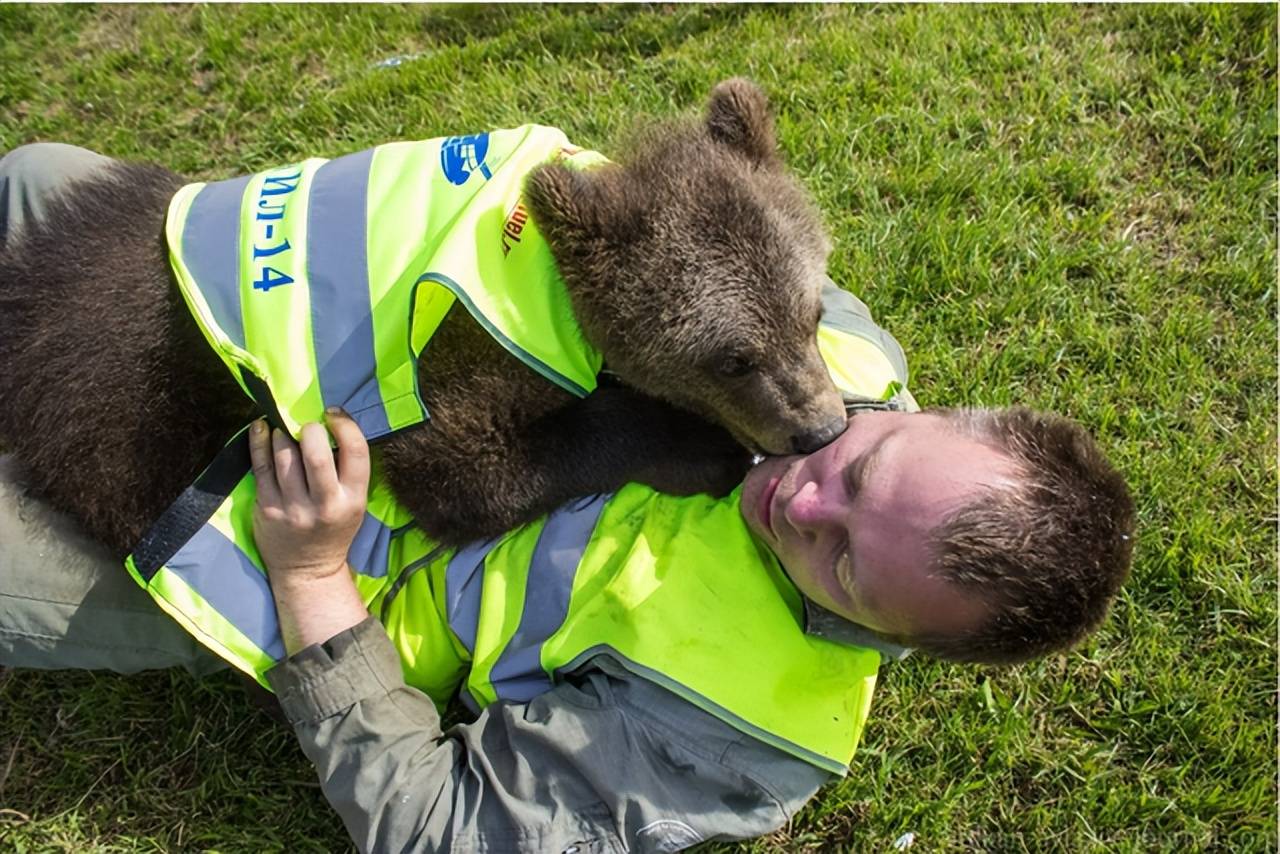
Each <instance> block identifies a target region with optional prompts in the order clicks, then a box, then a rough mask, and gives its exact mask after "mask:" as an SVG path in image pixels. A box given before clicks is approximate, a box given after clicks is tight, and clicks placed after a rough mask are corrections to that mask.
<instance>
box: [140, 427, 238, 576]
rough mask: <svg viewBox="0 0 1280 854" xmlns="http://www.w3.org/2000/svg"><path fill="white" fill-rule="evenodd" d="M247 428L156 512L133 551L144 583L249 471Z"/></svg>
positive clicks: (208, 518) (220, 504) (182, 544)
mask: <svg viewBox="0 0 1280 854" xmlns="http://www.w3.org/2000/svg"><path fill="white" fill-rule="evenodd" d="M250 468H251V461H250V458H249V428H248V427H245V428H244V429H242V430H241V431H240V432H239V433H237V434H236V435H235V436H234V437H233V438H232V439H231V441H230V442H228V443H227V444H226V447H224V448H223V449H222V450H221V451H219V452H218V456H216V457H214V460H213V462H212V463H210V464H209V467H208V468H206V469H205V470H204V471H203V472H201V474H200V477H198V478H196V482H195V483H193V484H191V485H190V486H188V487H187V488H186V489H184V490H183V491H182V494H181V495H179V496H178V499H177V500H176V501H174V502H173V504H171V505H169V508H168V509H167V510H165V511H164V512H163V513H161V514H160V518H159V519H157V520H156V523H155V524H154V525H152V526H151V528H150V529H149V530H148V531H147V533H146V534H144V535H143V536H142V539H141V540H140V541H139V542H138V545H137V546H135V547H134V550H133V565H134V567H135V568H137V570H138V574H139V575H141V576H142V578H143V579H144V580H146V581H147V582H150V581H151V578H152V576H154V575H155V574H156V573H157V572H159V571H160V567H162V566H164V565H165V564H166V563H168V562H169V560H170V559H171V558H172V557H173V556H174V555H175V554H177V553H178V549H180V548H182V547H183V546H184V545H186V543H187V541H188V540H190V539H191V538H192V537H194V536H195V535H196V532H197V531H199V530H200V529H201V528H203V527H204V526H205V524H206V523H207V522H208V521H209V520H210V519H211V518H212V517H213V514H214V513H215V512H217V510H218V508H219V507H221V506H222V502H224V501H226V500H227V496H229V495H230V494H231V491H232V490H234V489H235V488H236V484H238V483H239V482H240V481H241V480H243V479H244V476H245V475H246V474H248V473H249V469H250Z"/></svg>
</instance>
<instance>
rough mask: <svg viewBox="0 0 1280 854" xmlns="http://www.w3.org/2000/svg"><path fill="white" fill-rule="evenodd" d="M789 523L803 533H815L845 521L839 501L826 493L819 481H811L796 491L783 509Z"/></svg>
mask: <svg viewBox="0 0 1280 854" xmlns="http://www.w3.org/2000/svg"><path fill="white" fill-rule="evenodd" d="M783 515H785V516H786V519H787V523H788V524H790V525H791V527H792V528H794V529H796V531H798V532H800V533H801V534H815V533H817V532H818V531H820V530H822V529H823V528H826V527H828V526H830V525H832V524H839V523H841V522H843V509H842V508H841V507H840V506H839V502H837V501H835V500H834V499H833V498H832V497H831V496H828V495H826V494H824V491H823V489H822V487H821V485H820V484H819V483H818V482H817V481H813V480H811V481H809V482H808V483H805V484H804V485H803V486H801V487H800V488H799V489H797V490H796V491H795V494H794V495H792V496H791V500H790V501H788V502H787V506H786V508H785V509H784V510H783Z"/></svg>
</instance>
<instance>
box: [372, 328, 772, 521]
mask: <svg viewBox="0 0 1280 854" xmlns="http://www.w3.org/2000/svg"><path fill="white" fill-rule="evenodd" d="M419 384H420V387H421V388H422V395H423V401H424V403H426V405H427V410H428V413H429V414H430V417H431V420H430V422H429V423H428V424H426V425H424V426H423V427H421V428H419V429H416V430H410V431H406V432H404V433H400V434H397V435H395V436H392V437H391V438H389V439H388V440H387V441H386V442H385V443H384V444H383V445H382V463H383V471H384V472H385V474H386V476H387V478H388V481H389V483H390V485H391V487H392V489H393V490H394V491H395V493H396V495H397V497H399V499H400V500H401V501H402V502H404V504H405V506H406V507H407V508H408V509H409V510H410V512H412V513H413V515H414V517H415V519H416V520H417V522H418V524H420V525H421V526H422V528H423V529H424V530H425V531H427V532H428V533H429V534H431V535H432V536H433V537H434V538H435V539H438V540H440V541H442V542H448V543H455V544H456V543H464V542H469V541H473V540H477V539H484V538H487V537H492V536H497V535H499V534H502V533H504V532H506V531H508V530H511V529H512V528H515V527H517V526H519V525H522V524H525V523H527V522H531V521H533V520H534V519H536V518H538V517H539V516H541V515H543V514H545V513H548V512H550V511H552V510H554V509H555V508H557V507H559V506H560V505H562V504H564V503H565V502H567V501H569V500H571V499H573V498H575V497H578V496H581V495H590V494H595V493H601V492H611V491H614V490H616V489H618V488H619V487H621V486H622V485H623V484H625V483H627V482H628V481H631V480H640V481H642V482H645V483H649V484H650V485H652V486H654V487H655V488H658V489H660V490H663V491H666V492H673V493H680V494H690V493H696V492H714V493H717V494H723V493H727V492H728V491H730V490H731V489H732V488H733V487H734V486H736V485H737V483H738V482H739V481H740V480H741V478H742V475H743V474H744V473H745V472H746V469H747V465H748V463H749V460H750V458H749V455H748V454H747V452H746V451H744V450H743V449H742V448H741V447H740V446H738V444H737V443H736V442H734V441H733V439H732V437H730V436H729V434H728V432H727V431H725V430H723V429H721V428H719V427H716V426H714V425H711V424H708V423H707V422H705V421H703V420H702V419H700V418H698V417H697V416H694V415H691V414H688V413H685V412H683V411H681V410H677V409H674V408H673V407H670V406H668V405H667V404H665V403H662V402H660V401H656V400H654V399H652V398H647V397H644V396H643V395H640V394H638V393H636V392H633V391H631V390H630V389H626V388H616V387H615V388H601V389H598V390H597V391H596V392H595V393H593V394H592V395H590V396H588V397H586V398H584V399H581V400H579V399H577V398H574V397H573V396H571V395H569V394H568V393H567V392H564V391H562V390H560V389H558V388H555V387H554V386H552V385H551V384H550V383H548V382H547V381H546V380H544V379H542V378H541V377H538V376H537V375H535V374H534V372H533V371H532V370H531V369H530V368H527V367H525V366H524V365H521V364H520V363H519V362H518V361H516V360H515V359H514V358H512V357H511V356H510V355H509V354H508V353H507V352H506V351H505V350H504V349H502V347H501V346H500V345H499V344H498V343H497V342H495V341H494V340H493V338H492V337H490V336H489V335H488V333H486V332H485V331H484V330H483V329H481V328H480V327H479V325H478V324H476V323H475V322H473V321H472V320H471V319H470V317H469V316H468V315H467V314H466V311H465V309H462V308H460V307H458V306H455V307H454V309H453V310H451V312H450V314H449V315H448V317H446V319H445V321H444V323H443V324H441V328H440V329H439V330H438V331H437V332H436V334H435V335H434V336H433V337H432V339H431V341H430V342H429V343H428V345H427V348H426V349H425V350H424V351H423V353H422V355H421V357H420V359H419Z"/></svg>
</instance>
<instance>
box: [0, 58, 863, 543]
mask: <svg viewBox="0 0 1280 854" xmlns="http://www.w3.org/2000/svg"><path fill="white" fill-rule="evenodd" d="M184 183H186V182H185V181H184V180H183V179H182V178H180V177H179V176H177V175H174V174H172V173H170V172H167V171H165V170H163V169H159V168H156V167H152V166H143V165H137V164H123V163H122V164H118V165H115V166H112V167H110V169H106V170H103V171H102V172H101V173H100V175H99V176H98V177H94V178H92V179H89V180H85V181H82V182H79V183H77V184H75V185H73V186H72V188H71V190H70V191H69V192H67V193H65V194H64V195H63V197H62V201H61V203H57V204H54V205H52V206H51V209H50V211H49V214H48V217H47V219H46V220H45V221H44V223H43V224H42V225H41V226H39V227H34V228H30V229H27V230H26V231H25V232H23V233H22V235H21V239H20V240H18V241H16V245H14V246H13V247H11V248H10V249H9V250H8V251H7V252H6V253H5V254H3V255H0V401H2V404H0V443H3V444H5V445H7V446H8V447H9V448H10V449H11V450H13V451H15V452H16V453H17V455H18V456H19V458H20V459H22V460H23V461H24V462H25V464H26V466H27V468H28V469H29V477H30V480H31V482H32V485H33V486H35V487H36V489H37V490H38V491H39V492H41V493H42V494H43V495H45V496H46V497H47V498H48V499H49V500H50V501H51V502H52V503H53V504H55V505H57V506H58V507H61V508H63V509H65V510H67V511H69V512H71V513H72V514H73V515H75V516H76V517H78V518H79V519H80V520H81V521H82V522H83V523H84V525H85V526H86V527H87V529H88V530H89V532H90V533H91V534H92V535H94V536H95V537H97V538H98V539H100V540H102V541H103V542H105V543H106V544H108V545H109V546H111V547H112V548H114V549H116V550H117V551H119V552H120V553H121V554H124V553H126V552H128V551H129V550H130V549H131V548H132V547H133V546H134V545H135V544H136V543H137V541H138V539H139V538H140V537H141V535H142V534H143V533H144V531H145V530H146V529H147V527H148V526H149V525H150V524H151V523H152V522H153V521H154V520H155V519H156V517H157V516H159V514H160V513H161V512H162V511H163V510H164V509H165V508H166V507H167V506H168V504H169V503H170V502H172V500H173V499H174V498H175V497H176V496H177V495H178V494H179V493H180V492H181V491H182V489H183V488H184V487H185V486H187V485H188V484H189V483H190V482H191V481H192V480H193V479H194V478H195V477H196V475H197V474H198V473H199V472H200V470H201V469H202V467H203V466H204V465H206V464H207V463H208V462H209V461H210V460H211V459H212V458H213V456H214V455H215V454H216V453H217V451H218V450H219V448H220V447H221V446H222V444H223V443H224V442H225V441H226V440H227V439H228V438H229V437H230V435H231V434H232V433H234V432H235V430H237V429H238V428H240V427H241V426H243V425H244V424H245V423H246V422H247V421H248V420H249V419H250V418H251V417H252V416H253V414H254V411H253V406H252V403H251V402H250V401H249V399H248V398H247V397H246V396H245V395H244V394H243V393H242V392H241V390H240V388H239V387H238V386H237V385H236V383H235V382H234V381H233V380H232V378H231V376H230V374H229V373H228V372H227V370H226V369H225V367H224V366H223V364H222V363H221V361H220V360H219V359H218V357H217V356H216V355H215V354H214V352H213V351H212V350H211V348H210V347H209V346H208V344H207V343H206V342H205V341H204V339H203V337H202V336H201V334H200V332H199V331H198V329H197V327H196V325H195V322H194V320H193V319H192V318H191V316H190V313H189V311H188V309H187V307H186V306H185V304H184V302H183V300H182V299H181V297H180V295H179V294H178V292H177V290H176V288H175V286H174V285H173V284H172V280H171V274H170V271H169V264H168V255H167V248H166V245H165V241H164V236H163V223H164V217H165V212H166V208H167V206H168V203H169V200H170V198H171V197H172V195H173V194H174V192H175V191H176V190H177V189H178V188H179V187H180V186H181V185H182V184H184ZM526 196H527V201H528V206H529V208H530V210H531V211H532V214H533V216H534V218H535V219H536V221H537V222H538V224H539V226H540V228H541V229H542V231H543V233H544V234H545V236H546V239H547V241H548V243H549V245H550V247H551V249H552V253H553V255H554V256H555V258H556V261H557V265H558V266H559V268H560V272H561V274H562V276H563V277H564V280H565V282H566V285H567V287H568V291H569V295H570V299H571V301H572V304H573V307H574V311H575V314H576V316H577V318H578V320H579V322H580V324H581V326H582V329H583V332H584V333H585V335H586V337H587V339H588V340H589V341H590V342H591V343H592V344H593V345H595V346H596V347H597V348H599V349H600V351H601V352H602V353H603V354H604V356H605V360H606V364H607V366H608V367H609V368H610V369H611V371H613V372H614V373H616V374H617V376H618V377H620V378H621V380H622V383H625V384H622V383H604V384H603V385H602V387H601V388H600V389H598V390H597V391H596V392H594V393H593V394H591V395H590V396H588V397H587V398H584V399H581V400H578V399H575V398H573V397H571V396H570V395H569V394H568V393H566V392H564V391H561V390H559V389H558V388H555V387H554V386H552V385H551V384H550V383H548V382H545V381H543V380H541V379H540V378H537V377H536V375H535V374H534V373H533V372H532V371H531V370H530V369H528V368H526V367H524V366H523V365H521V364H520V363H518V362H517V361H516V360H515V359H513V358H512V357H511V356H510V355H508V354H507V353H506V351H505V350H503V349H502V347H501V346H500V345H499V344H498V343H497V342H495V341H494V340H493V339H492V338H491V337H490V336H489V335H488V334H487V333H486V332H484V331H483V329H481V327H480V326H479V325H478V324H476V323H475V322H473V321H472V320H471V319H470V316H469V315H468V314H466V311H465V309H464V308H462V307H461V306H460V305H455V306H454V308H453V309H452V310H451V311H450V313H449V315H448V316H447V317H446V319H445V321H444V322H443V323H442V324H441V326H440V329H439V330H438V331H437V333H436V334H435V336H434V337H432V339H431V340H430V341H429V342H428V344H427V348H426V350H424V352H423V354H422V357H421V358H420V359H419V366H418V373H419V380H420V387H421V389H422V395H423V401H424V403H425V404H426V406H427V409H428V411H429V412H430V413H431V420H430V421H429V422H428V423H427V424H425V425H424V426H422V427H421V428H418V429H413V430H406V431H403V432H401V433H399V434H396V435H394V436H391V437H389V438H388V439H386V440H385V441H384V442H383V443H382V445H381V448H382V452H381V453H382V463H383V466H384V471H385V474H386V476H387V478H388V479H389V482H390V484H391V486H392V488H393V490H394V491H395V492H396V494H397V496H398V497H399V498H400V499H401V500H402V501H403V502H404V503H405V505H406V506H407V507H408V508H409V510H410V511H411V512H413V514H414V515H415V517H416V518H417V520H418V521H419V523H420V524H421V525H422V526H423V527H424V528H425V529H426V530H427V531H428V532H430V533H432V534H433V535H435V536H437V537H438V538H440V539H442V540H445V541H448V542H462V541H466V540H470V539H475V538H479V537H485V536H491V535H495V534H497V533H500V532H502V531H504V530H507V529H509V528H511V527H514V526H515V525H518V524H520V523H522V522H526V521H529V520H531V519H533V518H536V517H537V516H539V515H541V514H543V513H545V512H548V511H549V510H551V509H553V508H554V507H556V506H558V505H559V504H561V503H563V502H564V501H566V500H568V499H569V498H571V497H573V496H576V495H583V494H590V493H595V492H604V491H609V490H612V489H616V488H617V487H618V486H620V485H621V484H623V483H625V482H627V481H630V480H640V481H643V482H646V483H649V484H651V485H653V486H655V487H656V488H659V489H663V490H666V491H671V492H677V493H690V492H697V491H712V492H716V493H723V492H727V491H728V490H729V489H731V488H732V487H733V486H734V485H735V484H736V483H737V481H738V480H739V479H740V477H741V475H742V473H743V472H744V470H745V467H746V462H747V452H746V451H745V450H744V449H743V447H742V445H744V444H745V445H746V446H748V447H750V448H753V449H759V450H766V451H770V452H788V451H792V450H804V449H807V448H808V447H810V446H815V445H817V444H821V443H822V442H823V441H825V440H827V439H829V438H830V437H831V436H832V435H834V433H835V432H838V430H839V429H840V428H841V427H842V426H843V424H844V417H843V410H842V408H841V404H840V398H839V395H838V393H837V392H836V391H835V389H834V387H833V386H832V384H831V381H830V379H829V377H828V375H827V372H826V369H825V368H824V367H823V364H822V361H821V358H820V357H819V355H818V352H817V346H816V341H815V330H816V326H817V321H818V316H819V312H820V299H819V292H820V284H821V281H822V276H823V270H824V266H825V260H826V254H827V251H828V243H827V240H826V237H825V234H824V231H823V229H822V226H821V224H820V220H819V217H818V216H817V214H816V212H815V210H814V208H813V206H812V204H811V203H810V202H809V200H808V198H807V197H806V195H805V194H804V192H803V191H802V189H801V188H800V186H799V184H798V183H797V182H795V181H794V179H792V178H790V177H789V176H788V175H787V174H786V173H785V171H784V169H783V166H782V163H781V161H780V160H779V158H778V155H777V152H776V145H775V142H774V134H773V126H772V122H771V120H770V118H769V114H768V105H767V102H766V100H765V98H764V95H763V94H762V93H761V92H760V91H759V90H758V89H757V88H756V87H755V86H754V85H752V84H750V83H748V82H746V81H742V80H730V81H726V82H724V83H722V84H720V85H719V86H718V87H716V89H715V90H714V91H713V92H712V95H711V100H710V104H709V107H708V113H707V116H706V118H705V120H704V121H703V122H692V121H688V122H682V123H675V124H670V125H666V126H663V127H661V128H657V129H654V130H652V131H651V132H649V133H648V134H647V135H646V136H645V137H644V138H643V139H642V140H641V142H640V144H639V145H638V146H637V147H636V151H635V153H634V155H633V156H632V157H630V158H627V159H626V160H625V161H624V165H619V166H606V167H602V168H599V169H595V170H591V171H588V172H575V171H572V170H570V169H568V168H566V167H563V166H560V165H555V164H548V165H544V166H541V167H539V168H537V169H535V170H534V171H533V172H532V173H530V176H529V178H528V182H527V185H526ZM700 416H704V417H705V418H708V419H710V420H712V421H714V422H717V423H718V424H719V425H723V428H728V429H727V431H726V430H725V429H723V428H722V427H720V426H714V425H713V424H710V423H708V422H707V421H706V420H704V418H703V417H700ZM731 437H732V438H731ZM735 439H736V440H737V441H734V440H735ZM739 443H741V444H739Z"/></svg>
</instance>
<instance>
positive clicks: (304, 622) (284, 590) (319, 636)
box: [271, 569, 369, 655]
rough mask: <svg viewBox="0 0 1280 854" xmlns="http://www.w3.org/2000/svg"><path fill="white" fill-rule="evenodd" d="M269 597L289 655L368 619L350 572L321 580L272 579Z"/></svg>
mask: <svg viewBox="0 0 1280 854" xmlns="http://www.w3.org/2000/svg"><path fill="white" fill-rule="evenodd" d="M271 594H272V596H274V597H275V600H276V614H277V615H278V616H279V618H280V634H281V636H282V637H283V638H284V648H285V652H287V653H288V654H289V655H293V654H294V653H296V652H299V651H301V650H303V649H306V648H307V647H309V646H311V645H312V644H316V643H324V642H325V641H327V640H329V639H330V638H332V637H333V636H334V635H337V634H338V633H340V632H344V631H346V630H347V629H349V628H351V627H352V626H355V625H357V624H359V623H360V622H361V621H362V620H364V619H365V618H366V617H368V616H369V611H368V609H366V608H365V606H364V602H363V601H361V599H360V594H359V593H358V592H357V591H356V585H355V582H354V581H353V580H352V578H351V572H350V569H344V570H343V571H342V572H338V573H335V574H333V575H330V576H328V577H325V578H309V577H303V578H291V577H290V576H288V575H279V576H273V577H271Z"/></svg>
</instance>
